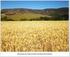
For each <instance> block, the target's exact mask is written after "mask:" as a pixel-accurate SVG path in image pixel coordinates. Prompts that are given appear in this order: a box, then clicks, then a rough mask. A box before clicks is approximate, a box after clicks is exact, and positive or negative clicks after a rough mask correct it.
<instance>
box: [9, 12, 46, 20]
mask: <svg viewBox="0 0 70 57" xmlns="http://www.w3.org/2000/svg"><path fill="white" fill-rule="evenodd" d="M43 16H45V15H42V14H36V13H29V12H28V13H24V14H22V13H17V14H14V15H10V16H9V18H11V19H13V20H21V19H34V18H39V17H43Z"/></svg>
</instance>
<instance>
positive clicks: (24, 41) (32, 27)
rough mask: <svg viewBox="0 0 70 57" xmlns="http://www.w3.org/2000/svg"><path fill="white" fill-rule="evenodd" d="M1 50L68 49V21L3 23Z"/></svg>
mask: <svg viewBox="0 0 70 57" xmlns="http://www.w3.org/2000/svg"><path fill="white" fill-rule="evenodd" d="M1 29H2V31H1V41H2V45H1V51H6V52H9V51H12V52H13V51H15V52H16V51H19V52H22V51H23V52H28V51H35V52H36V51H46V52H47V51H54V52H55V51H68V49H69V48H68V21H21V22H20V21H17V22H16V21H9V22H4V21H3V22H2V23H1Z"/></svg>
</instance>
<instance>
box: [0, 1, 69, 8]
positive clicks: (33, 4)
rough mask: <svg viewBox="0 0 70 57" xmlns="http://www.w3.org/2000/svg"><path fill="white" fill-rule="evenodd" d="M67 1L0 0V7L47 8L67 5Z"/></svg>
mask: <svg viewBox="0 0 70 57" xmlns="http://www.w3.org/2000/svg"><path fill="white" fill-rule="evenodd" d="M68 6H69V4H68V1H2V2H1V9H14V8H25V9H49V8H62V7H68Z"/></svg>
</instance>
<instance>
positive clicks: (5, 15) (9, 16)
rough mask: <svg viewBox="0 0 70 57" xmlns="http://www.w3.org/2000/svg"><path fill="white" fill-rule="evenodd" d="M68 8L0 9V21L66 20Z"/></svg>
mask: <svg viewBox="0 0 70 57" xmlns="http://www.w3.org/2000/svg"><path fill="white" fill-rule="evenodd" d="M68 11H69V9H68V8H59V9H43V10H32V9H2V10H1V21H42V20H44V21H47V20H51V21H52V20H54V21H55V20H68V17H69V15H68Z"/></svg>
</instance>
